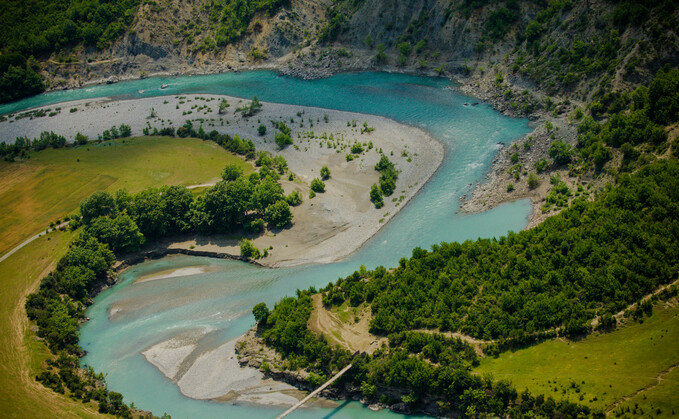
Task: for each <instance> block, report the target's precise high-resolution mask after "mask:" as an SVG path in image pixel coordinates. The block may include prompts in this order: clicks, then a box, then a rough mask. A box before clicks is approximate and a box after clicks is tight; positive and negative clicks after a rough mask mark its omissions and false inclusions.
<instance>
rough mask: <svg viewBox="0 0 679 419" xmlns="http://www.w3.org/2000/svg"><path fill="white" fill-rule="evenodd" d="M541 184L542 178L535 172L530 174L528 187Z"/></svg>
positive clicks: (535, 186)
mask: <svg viewBox="0 0 679 419" xmlns="http://www.w3.org/2000/svg"><path fill="white" fill-rule="evenodd" d="M539 185H540V178H539V177H538V175H536V174H535V173H531V174H530V175H528V187H529V188H530V189H535V188H537V187H538V186H539Z"/></svg>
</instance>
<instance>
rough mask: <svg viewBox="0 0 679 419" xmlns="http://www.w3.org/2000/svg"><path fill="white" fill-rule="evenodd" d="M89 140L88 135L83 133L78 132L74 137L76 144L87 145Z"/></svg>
mask: <svg viewBox="0 0 679 419" xmlns="http://www.w3.org/2000/svg"><path fill="white" fill-rule="evenodd" d="M87 140H88V138H87V136H86V135H83V134H81V133H77V134H76V135H75V139H74V141H75V143H76V145H85V144H87Z"/></svg>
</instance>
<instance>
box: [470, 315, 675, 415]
mask: <svg viewBox="0 0 679 419" xmlns="http://www.w3.org/2000/svg"><path fill="white" fill-rule="evenodd" d="M678 320H679V307H677V306H676V303H675V304H673V305H668V306H665V305H664V304H660V305H659V306H658V307H656V308H655V309H654V310H653V314H652V315H651V316H650V317H648V318H645V319H644V320H643V322H634V323H632V324H630V325H628V326H625V327H623V328H620V329H618V330H615V331H613V332H611V333H601V334H596V335H592V336H588V337H587V338H585V339H582V340H575V341H569V340H550V341H548V342H543V343H541V344H539V345H536V346H533V347H530V348H527V349H521V350H516V351H507V352H505V353H503V354H501V355H500V356H499V357H497V358H493V357H487V358H484V359H482V360H481V365H480V366H479V367H478V368H476V369H475V370H474V371H475V372H476V373H478V374H481V375H485V374H488V373H490V374H492V375H493V376H494V377H495V378H498V379H509V380H511V382H512V384H514V386H515V387H516V388H517V389H518V390H523V389H524V388H527V389H528V390H530V392H531V393H533V394H549V395H552V396H554V397H555V398H560V397H563V398H566V399H568V400H571V401H573V402H578V403H583V404H587V405H590V406H592V407H598V408H601V409H606V408H608V407H609V406H612V405H613V404H614V403H615V402H616V401H619V400H621V399H622V398H623V397H626V396H629V395H632V394H634V393H635V392H636V391H637V390H640V389H643V388H646V387H649V386H651V385H654V384H657V376H658V374H660V373H662V372H664V371H666V370H667V369H668V368H670V367H672V366H675V365H677V364H679V321H678ZM662 384H663V387H662V388H657V389H652V390H648V394H646V391H644V392H642V393H640V394H639V395H638V396H636V397H635V399H636V400H635V401H633V402H632V406H634V403H638V404H639V405H640V406H643V408H644V410H645V411H646V413H649V414H651V413H653V410H654V409H653V410H652V409H651V405H653V406H660V407H661V409H662V410H665V412H666V413H667V414H669V413H670V412H671V411H672V409H675V411H678V412H679V401H677V400H676V398H673V397H667V398H666V395H669V394H672V392H674V394H677V393H679V380H677V378H676V376H675V375H672V376H666V377H663V382H662ZM651 394H653V396H651V398H650V399H649V398H648V397H649V395H651ZM643 395H646V396H647V398H646V399H644V398H643Z"/></svg>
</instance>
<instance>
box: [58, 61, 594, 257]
mask: <svg viewBox="0 0 679 419" xmlns="http://www.w3.org/2000/svg"><path fill="white" fill-rule="evenodd" d="M364 52H365V51H360V50H357V51H356V53H357V56H360V57H359V58H358V59H357V60H356V61H354V62H352V63H349V64H348V65H346V66H343V67H341V68H332V67H325V68H322V69H316V68H310V67H308V66H305V65H304V63H303V62H302V61H300V60H299V59H295V58H292V59H290V58H289V57H287V58H286V59H283V58H281V59H278V60H276V61H267V62H262V63H259V64H252V63H248V64H242V63H233V62H229V63H227V64H228V65H229V66H228V67H227V68H228V71H224V69H225V67H224V66H223V65H217V64H213V65H203V66H202V67H191V68H189V69H188V70H184V71H158V72H153V73H150V74H148V75H144V76H143V77H140V76H139V75H136V74H134V73H132V72H131V71H130V72H128V73H125V74H121V75H115V76H110V77H107V78H102V77H97V78H92V79H89V80H85V81H82V80H78V82H77V83H76V82H75V81H74V82H73V83H71V84H68V85H66V86H63V85H62V86H58V87H54V88H49V89H48V90H46V92H52V91H61V90H68V89H72V88H84V87H88V86H96V85H102V84H114V83H118V82H123V81H130V80H139V79H140V78H153V77H183V76H194V75H195V76H198V75H213V74H224V73H238V72H243V71H273V72H276V73H277V74H279V75H281V76H286V77H293V78H297V79H302V80H315V79H322V78H328V77H332V76H334V75H337V74H349V73H360V72H385V73H390V74H405V75H411V76H420V77H436V78H444V79H447V80H450V81H451V82H452V83H454V84H455V85H454V86H453V87H452V88H453V90H455V91H457V92H459V93H460V94H463V95H465V96H469V97H470V98H472V99H476V100H479V101H483V102H485V103H487V104H489V105H490V106H491V107H492V108H493V109H494V110H495V111H497V112H499V113H501V114H502V115H504V116H508V117H512V118H527V119H529V121H530V122H529V126H530V127H531V128H533V130H532V131H531V132H529V133H527V134H526V135H524V136H522V137H520V138H517V139H515V140H513V141H512V142H511V143H510V144H506V146H505V147H504V148H503V149H501V150H500V151H498V152H497V153H496V156H495V158H494V159H493V162H492V163H491V165H490V167H488V169H487V171H486V173H485V174H484V178H483V179H482V180H481V181H479V182H477V183H475V184H474V185H472V187H471V188H470V190H469V192H468V193H467V194H465V195H464V196H463V197H462V198H463V199H461V200H460V204H459V209H458V210H459V211H460V212H462V213H468V214H474V213H480V212H484V211H487V210H490V209H493V208H495V207H497V206H499V205H502V204H506V203H510V202H514V201H517V200H520V199H526V198H528V199H530V200H531V207H532V211H531V214H530V215H529V219H528V223H527V225H526V227H525V229H528V228H531V227H534V226H536V225H538V224H539V223H540V222H542V221H544V220H545V219H546V218H548V217H549V216H551V215H555V214H556V213H557V212H554V213H551V214H543V213H542V211H541V206H542V203H543V201H544V197H545V196H546V195H547V192H548V188H547V189H546V188H539V189H535V190H533V189H529V188H527V187H525V185H524V187H517V188H515V190H513V191H512V193H506V192H505V191H506V190H507V187H508V185H509V184H510V183H513V182H512V180H511V179H510V178H509V177H508V176H504V175H505V174H506V172H507V171H508V169H509V168H510V167H511V165H512V164H510V162H509V159H508V158H502V157H503V156H502V154H503V153H502V150H506V149H508V148H509V147H510V146H512V145H513V144H516V143H519V142H525V141H528V140H527V139H528V138H531V137H534V139H533V141H535V142H536V144H535V145H536V146H537V147H535V150H537V152H531V151H529V153H532V154H533V155H532V156H528V159H529V160H530V161H531V162H534V161H536V160H538V158H540V157H546V150H547V148H548V146H549V144H550V143H551V141H552V140H551V139H550V138H549V136H548V135H544V134H545V133H544V132H543V131H544V130H541V129H540V128H541V126H542V125H543V124H544V122H545V121H551V122H553V123H554V122H556V124H555V125H556V126H559V127H565V126H568V125H569V124H570V122H569V121H568V120H567V115H561V114H560V115H559V117H555V118H551V117H550V116H551V115H550V112H549V111H548V110H545V109H544V108H543V107H542V106H539V107H538V108H537V109H535V110H532V111H531V112H529V113H525V112H520V111H517V110H516V109H515V108H514V107H513V106H512V97H506V96H505V95H504V91H505V89H511V90H512V91H514V92H515V93H516V94H518V93H519V92H520V91H521V90H526V89H528V90H529V91H530V92H531V93H532V94H535V95H537V96H539V98H538V100H539V103H542V101H543V100H544V99H545V98H548V97H549V96H548V95H546V94H545V93H544V92H543V91H542V90H541V89H539V88H537V87H536V86H534V85H532V84H531V83H530V82H529V81H527V80H525V79H522V78H520V77H516V76H515V75H514V74H513V72H512V71H509V69H505V68H504V66H503V65H502V64H501V63H493V62H492V61H490V60H477V61H476V62H475V66H476V67H478V68H488V69H491V68H493V67H495V68H496V71H500V72H502V71H504V73H505V74H506V81H507V83H506V85H503V86H502V87H498V86H497V85H496V83H495V81H496V73H495V72H494V71H490V70H488V71H483V70H481V71H480V72H476V71H475V72H472V74H464V73H462V72H460V71H459V70H457V67H455V63H448V65H447V67H451V68H452V69H451V70H449V71H446V72H445V75H444V73H439V72H437V71H434V70H432V69H422V68H418V67H416V66H414V65H409V66H403V67H401V66H393V65H378V64H376V63H375V61H374V60H373V57H372V55H370V54H368V55H366V54H364ZM498 65H499V67H498ZM505 70H506V71H505ZM511 78H514V80H510V79H511ZM552 99H553V100H554V101H555V102H559V101H564V100H566V101H570V102H572V103H573V104H574V106H573V108H575V107H576V106H581V105H582V104H581V103H579V102H577V101H575V100H574V99H572V98H560V97H552ZM565 140H566V141H567V142H569V143H571V144H572V145H573V144H574V143H575V135H573V133H572V132H570V133H568V135H567V138H565ZM548 176H549V171H548V174H547V176H546V177H545V180H547V179H548ZM543 177H544V176H543ZM524 183H525V182H524ZM542 183H543V184H544V183H546V182H542ZM515 186H518V185H515ZM352 253H353V252H352ZM346 256H348V255H346Z"/></svg>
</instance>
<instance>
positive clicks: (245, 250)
mask: <svg viewBox="0 0 679 419" xmlns="http://www.w3.org/2000/svg"><path fill="white" fill-rule="evenodd" d="M238 245H239V246H240V255H241V256H242V257H244V258H248V259H259V258H260V257H261V253H260V251H259V249H258V248H256V247H255V245H254V244H253V243H252V241H250V240H248V239H241V241H240V242H238Z"/></svg>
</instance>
